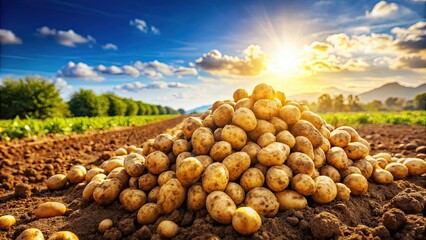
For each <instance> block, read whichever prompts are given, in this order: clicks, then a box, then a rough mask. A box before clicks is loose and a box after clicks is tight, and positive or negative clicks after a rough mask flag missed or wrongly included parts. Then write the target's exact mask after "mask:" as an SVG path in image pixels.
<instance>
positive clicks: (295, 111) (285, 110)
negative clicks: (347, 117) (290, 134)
mask: <svg viewBox="0 0 426 240" xmlns="http://www.w3.org/2000/svg"><path fill="white" fill-rule="evenodd" d="M279 116H280V118H281V119H282V120H284V121H285V122H286V123H287V124H288V125H293V124H295V123H296V122H297V121H299V119H300V117H301V113H300V110H299V108H297V107H295V106H292V105H286V106H284V107H282V108H281V110H280V112H279Z"/></svg>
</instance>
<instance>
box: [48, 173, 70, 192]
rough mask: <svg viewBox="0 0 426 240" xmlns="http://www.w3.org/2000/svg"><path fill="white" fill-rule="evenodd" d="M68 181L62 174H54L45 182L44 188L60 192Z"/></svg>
mask: <svg viewBox="0 0 426 240" xmlns="http://www.w3.org/2000/svg"><path fill="white" fill-rule="evenodd" d="M67 182H68V179H67V176H65V175H64V174H55V175H52V176H51V177H49V178H48V179H47V180H46V186H47V188H48V189H49V190H60V189H62V188H64V187H65V185H66V184H67Z"/></svg>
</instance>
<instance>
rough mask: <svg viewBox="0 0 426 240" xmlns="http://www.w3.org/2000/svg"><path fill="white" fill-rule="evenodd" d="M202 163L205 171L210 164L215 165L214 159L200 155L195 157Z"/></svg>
mask: <svg viewBox="0 0 426 240" xmlns="http://www.w3.org/2000/svg"><path fill="white" fill-rule="evenodd" d="M195 158H196V159H198V161H200V163H201V164H202V165H203V169H206V168H207V167H208V166H209V165H210V164H212V163H213V159H212V158H211V157H210V156H209V155H198V156H196V157H195Z"/></svg>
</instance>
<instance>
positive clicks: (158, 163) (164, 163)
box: [145, 151, 170, 174]
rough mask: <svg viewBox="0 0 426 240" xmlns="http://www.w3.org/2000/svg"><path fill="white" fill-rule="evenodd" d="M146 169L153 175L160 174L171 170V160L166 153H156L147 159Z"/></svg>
mask: <svg viewBox="0 0 426 240" xmlns="http://www.w3.org/2000/svg"><path fill="white" fill-rule="evenodd" d="M145 167H146V168H147V169H148V171H149V172H151V173H153V174H160V173H162V172H164V171H167V170H168V169H169V167H170V159H169V157H168V156H167V155H166V154H165V153H163V152H161V151H154V152H152V153H150V154H149V155H148V156H147V157H146V159H145Z"/></svg>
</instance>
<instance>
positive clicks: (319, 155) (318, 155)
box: [313, 147, 326, 169]
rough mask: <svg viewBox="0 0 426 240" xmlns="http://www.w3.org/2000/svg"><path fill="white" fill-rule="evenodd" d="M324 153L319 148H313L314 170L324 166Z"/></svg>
mask: <svg viewBox="0 0 426 240" xmlns="http://www.w3.org/2000/svg"><path fill="white" fill-rule="evenodd" d="M325 160H326V159H325V153H324V151H323V150H322V149H321V148H319V147H318V148H314V159H313V161H314V165H315V168H317V169H318V168H320V167H322V166H324V164H325Z"/></svg>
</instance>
